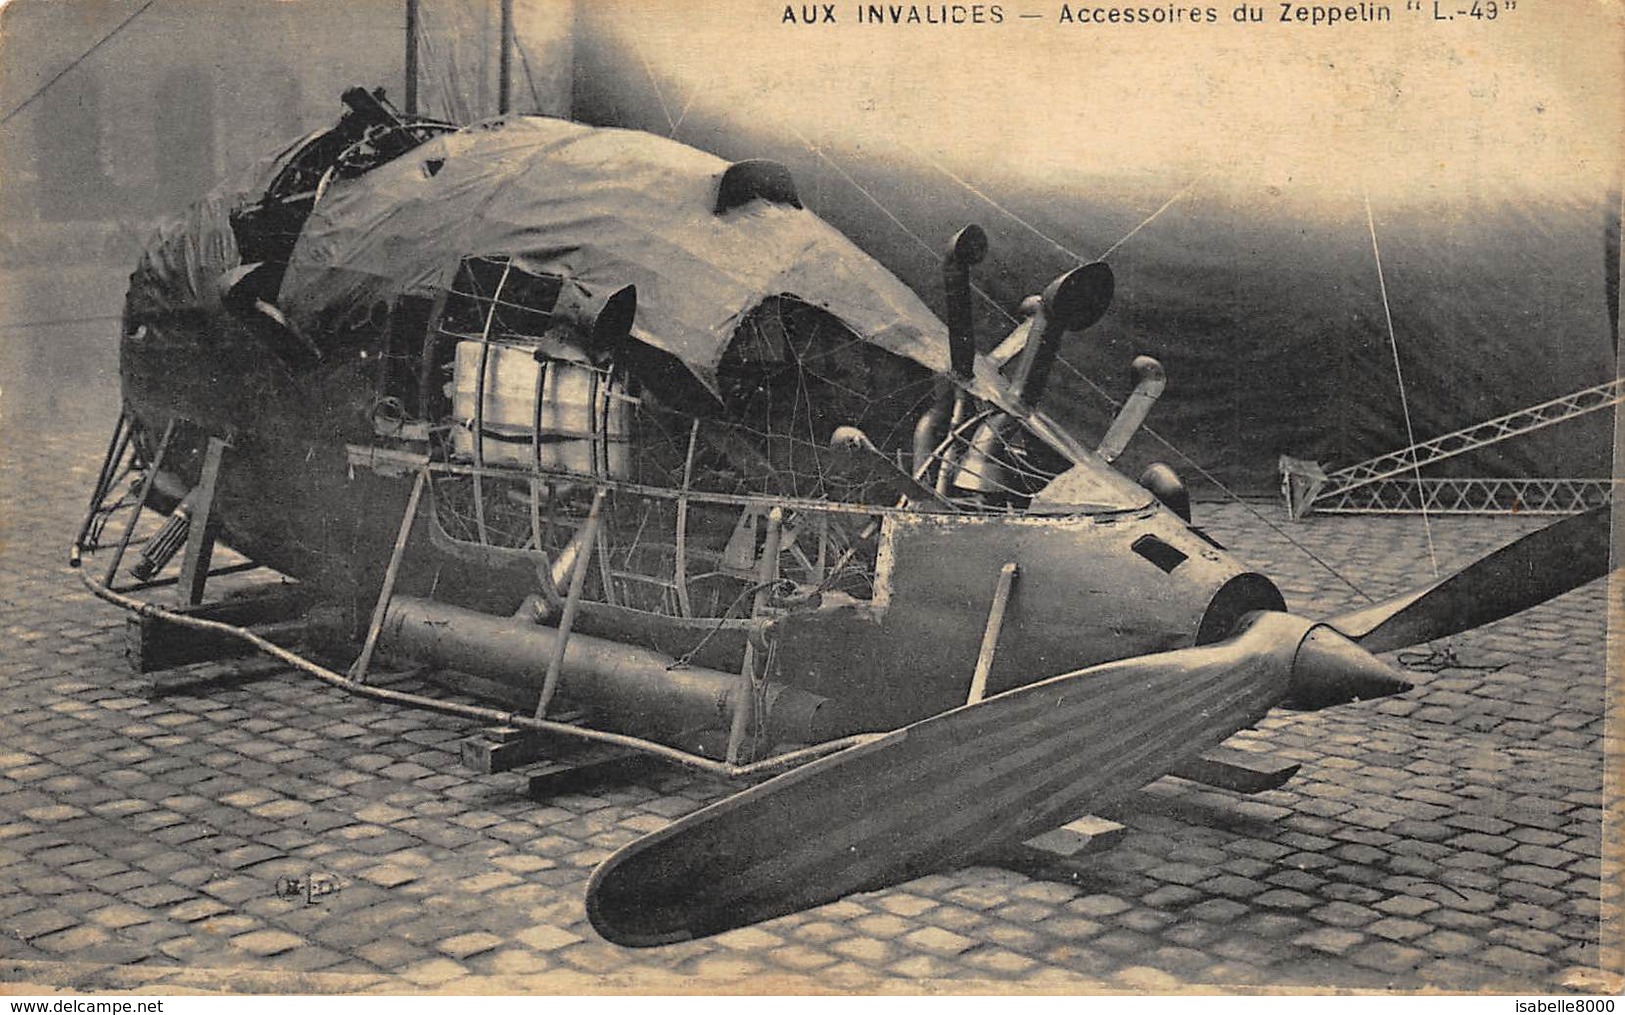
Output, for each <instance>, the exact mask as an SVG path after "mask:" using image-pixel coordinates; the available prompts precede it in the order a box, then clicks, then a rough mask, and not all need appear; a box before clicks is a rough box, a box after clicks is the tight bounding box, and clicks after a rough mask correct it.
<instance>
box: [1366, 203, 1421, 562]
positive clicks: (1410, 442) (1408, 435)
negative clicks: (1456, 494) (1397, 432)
mask: <svg viewBox="0 0 1625 1015" xmlns="http://www.w3.org/2000/svg"><path fill="white" fill-rule="evenodd" d="M1365 224H1366V228H1367V229H1368V230H1369V231H1370V233H1371V256H1372V257H1374V258H1376V261H1377V289H1378V291H1379V292H1381V293H1382V316H1383V319H1384V320H1386V321H1387V322H1388V348H1389V349H1391V350H1393V353H1394V379H1395V380H1396V381H1398V382H1399V405H1400V408H1401V409H1403V410H1404V412H1405V442H1406V446H1408V447H1409V448H1410V449H1411V466H1412V469H1413V471H1414V472H1415V474H1416V487H1417V489H1418V490H1421V488H1422V463H1421V461H1420V460H1419V459H1418V458H1417V456H1416V431H1415V430H1414V429H1412V427H1411V403H1410V399H1409V398H1407V397H1406V395H1405V374H1404V371H1402V370H1401V369H1400V367H1399V339H1397V338H1396V337H1394V315H1393V312H1392V311H1391V310H1389V308H1388V283H1387V281H1386V280H1385V279H1384V278H1383V274H1382V252H1381V251H1380V250H1378V249H1377V223H1376V221H1375V220H1374V219H1373V218H1372V217H1371V195H1369V194H1367V195H1365ZM1421 505H1422V527H1423V529H1425V530H1426V531H1427V537H1428V561H1429V562H1430V563H1431V564H1432V565H1433V577H1435V578H1437V577H1439V558H1438V556H1437V555H1436V554H1435V553H1434V552H1433V519H1432V518H1431V517H1429V515H1428V502H1427V498H1426V497H1425V496H1424V497H1422V498H1421Z"/></svg>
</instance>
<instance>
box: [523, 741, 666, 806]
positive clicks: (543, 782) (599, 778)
mask: <svg viewBox="0 0 1625 1015" xmlns="http://www.w3.org/2000/svg"><path fill="white" fill-rule="evenodd" d="M654 761H655V759H654V758H652V757H650V756H649V755H647V754H643V753H641V752H638V751H633V750H629V749H627V748H624V747H614V746H611V745H608V744H604V745H593V746H589V747H585V748H582V749H581V750H580V751H575V752H572V753H571V754H569V755H565V756H562V757H559V758H549V759H548V760H547V761H546V762H545V763H544V764H543V765H542V766H541V767H539V768H537V769H534V770H532V772H531V773H530V798H531V799H532V800H549V799H552V798H553V797H556V796H563V795H564V794H567V793H582V792H587V791H589V790H592V789H595V788H597V787H599V786H602V785H604V784H605V783H609V782H622V781H625V780H627V779H631V778H634V777H636V776H637V775H638V774H639V773H641V772H642V771H643V770H644V769H645V768H647V767H648V766H650V765H653V764H654Z"/></svg>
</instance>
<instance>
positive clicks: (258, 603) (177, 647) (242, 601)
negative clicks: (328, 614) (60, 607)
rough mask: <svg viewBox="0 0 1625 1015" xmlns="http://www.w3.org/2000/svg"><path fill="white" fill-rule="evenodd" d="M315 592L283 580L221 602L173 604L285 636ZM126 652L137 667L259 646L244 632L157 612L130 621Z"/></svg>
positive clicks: (146, 669)
mask: <svg viewBox="0 0 1625 1015" xmlns="http://www.w3.org/2000/svg"><path fill="white" fill-rule="evenodd" d="M310 603H311V597H310V595H309V594H308V593H306V592H305V591H304V590H302V589H300V588H299V587H298V586H296V585H281V586H277V587H275V588H271V589H266V590H264V591H261V592H256V593H253V594H250V595H244V596H237V597H233V598H231V599H224V600H221V601H219V602H215V603H202V604H200V605H197V606H183V607H176V608H172V612H175V613H180V614H183V615H185V616H188V617H198V618H201V619H204V620H213V621H217V622H219V623H222V624H230V625H232V626H233V627H243V628H251V629H256V628H258V627H259V626H264V625H272V626H271V627H269V628H267V629H268V630H270V631H272V633H275V634H277V635H278V636H279V637H290V638H291V637H292V636H293V633H292V632H290V630H289V629H288V628H287V627H286V625H287V624H288V623H289V622H291V621H294V620H296V619H297V618H299V617H300V616H302V615H303V614H304V612H305V611H306V610H307V609H308V608H309V606H310ZM124 632H125V656H126V657H127V658H128V659H129V660H130V665H131V666H132V667H133V668H134V669H135V671H136V672H137V673H152V672H155V671H157V670H170V669H174V668H176V667H179V666H189V665H191V664H193V663H200V662H206V661H208V660H212V659H232V658H236V657H238V656H245V655H248V654H250V653H252V652H253V651H254V647H253V646H252V645H250V644H248V643H247V642H245V641H243V640H242V639H241V638H236V637H233V636H231V635H229V634H223V633H216V632H213V631H199V630H196V629H194V628H189V627H181V626H180V625H179V624H172V623H169V622H167V621H164V620H162V619H160V618H157V617H149V616H131V617H130V618H129V619H128V620H127V621H126V623H125V626H124Z"/></svg>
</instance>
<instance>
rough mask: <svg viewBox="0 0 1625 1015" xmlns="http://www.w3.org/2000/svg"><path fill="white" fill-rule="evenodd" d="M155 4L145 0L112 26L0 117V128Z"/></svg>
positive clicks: (154, 1) (153, 0)
mask: <svg viewBox="0 0 1625 1015" xmlns="http://www.w3.org/2000/svg"><path fill="white" fill-rule="evenodd" d="M157 2H158V0H147V2H146V3H144V4H142V5H141V6H140V7H137V8H136V10H135V13H133V14H131V15H130V16H129V17H127V18H125V19H124V20H123V21H120V22H119V23H118V24H117V25H116V26H114V28H113V30H112V31H111V32H108V33H107V34H106V35H104V36H102V37H101V38H100V39H97V40H96V44H95V45H94V46H91V47H90V48H89V49H87V50H85V51H84V52H83V53H80V54H79V56H78V57H76V58H75V59H74V61H73V62H72V63H70V64H68V65H67V66H66V67H64V68H62V69H61V70H59V71H57V72H56V73H55V74H53V75H51V80H49V81H47V82H45V83H44V84H43V85H40V86H39V87H38V88H36V89H35V90H34V93H33V94H32V95H30V96H29V97H28V98H26V99H24V100H23V101H21V102H19V103H18V104H17V105H16V106H14V107H12V110H11V112H9V113H7V114H6V115H5V116H0V126H4V125H5V124H7V123H10V122H11V118H12V117H14V116H16V115H17V114H18V113H21V112H22V111H23V110H24V109H27V108H28V107H29V106H31V105H33V103H34V100H35V99H37V98H39V97H40V96H41V95H44V94H45V93H46V92H47V91H49V90H50V88H51V86H52V85H54V84H56V83H57V82H58V81H61V80H62V79H63V78H64V77H66V76H67V74H68V72H69V71H71V70H73V69H74V68H75V67H77V66H79V65H80V64H82V63H84V62H85V61H86V60H87V59H89V58H90V55H91V54H92V53H94V52H96V51H97V50H98V49H101V48H102V47H103V46H105V45H106V44H107V43H108V42H109V41H111V40H112V38H113V36H115V35H117V34H118V33H120V32H122V31H124V29H125V28H127V27H128V26H129V24H130V22H132V21H134V20H135V19H136V18H139V17H140V16H141V15H143V14H145V13H146V12H147V8H149V7H151V6H152V5H153V4H155V3H157Z"/></svg>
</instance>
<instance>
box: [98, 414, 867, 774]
mask: <svg viewBox="0 0 1625 1015" xmlns="http://www.w3.org/2000/svg"><path fill="white" fill-rule="evenodd" d="M129 426H130V424H129V423H128V421H127V420H126V419H125V418H124V417H123V416H121V417H120V422H119V428H118V429H117V430H116V431H115V434H114V437H113V440H112V442H111V443H110V446H109V450H108V457H107V460H106V461H104V463H103V468H102V473H101V475H100V477H99V478H98V481H97V483H96V486H95V489H94V490H93V493H92V497H91V503H90V505H89V508H88V511H87V519H91V520H98V519H99V520H100V521H101V523H102V524H97V525H93V524H91V523H90V521H87V522H84V523H81V525H80V527H79V531H78V532H77V533H76V535H75V537H74V540H73V544H72V546H71V547H70V550H69V558H68V559H69V564H70V566H71V567H73V568H74V569H75V570H77V571H78V572H79V579H80V581H81V582H83V583H84V585H85V587H86V588H87V589H89V590H90V592H91V593H92V594H93V595H95V596H96V597H97V598H99V599H102V600H104V601H106V602H108V603H111V604H113V605H114V606H118V607H120V608H122V609H125V610H128V611H130V612H131V613H134V614H136V615H138V616H142V617H150V618H153V619H156V620H160V621H162V622H164V623H168V624H174V625H177V626H179V627H185V628H189V629H191V630H196V631H207V632H211V633H214V634H221V635H227V636H230V637H233V638H236V639H239V640H241V641H244V642H246V643H247V644H249V645H250V646H252V647H253V648H254V649H255V650H256V651H258V652H260V653H262V654H264V655H267V656H270V657H271V658H273V659H276V660H278V661H280V662H282V663H285V664H286V665H288V666H289V667H291V668H293V669H295V670H297V671H299V672H300V673H303V674H306V675H307V676H311V677H314V678H316V679H317V680H320V681H322V682H323V683H326V684H329V685H331V686H333V687H336V688H338V689H339V690H341V691H344V692H345V693H346V694H353V695H356V696H358V697H363V698H371V699H373V700H376V701H386V702H391V703H394V704H398V705H405V706H408V707H411V708H422V709H426V710H430V711H434V712H440V713H443V714H446V715H454V716H458V717H460V718H464V719H473V720H476V721H478V722H481V723H484V724H487V725H493V726H510V727H515V728H518V729H523V730H527V731H532V732H538V733H549V734H554V735H558V736H565V737H571V738H574V739H577V740H585V741H590V742H595V743H602V744H609V745H611V746H615V747H623V748H627V749H630V750H635V751H640V752H642V753H644V754H648V755H652V756H654V757H657V758H660V759H662V760H664V761H668V762H672V763H674V764H677V765H681V766H683V767H685V768H688V769H692V770H695V771H699V772H704V773H705V774H707V775H712V776H719V777H722V778H725V779H754V778H760V777H765V776H769V775H772V774H774V773H777V772H780V771H783V770H785V769H788V768H792V767H794V766H796V765H800V764H804V763H806V762H809V761H813V760H815V759H817V758H821V757H824V756H825V755H829V754H833V753H835V752H837V751H841V750H845V749H846V748H848V747H856V746H858V745H860V744H865V743H869V742H870V741H872V740H875V739H877V738H879V737H881V736H884V735H885V734H884V733H860V734H855V735H851V736H845V737H840V738H838V739H835V740H829V741H825V742H823V743H820V744H813V745H811V746H808V747H803V748H800V749H797V750H793V751H789V752H786V753H784V754H778V755H774V756H772V757H769V758H763V759H761V760H759V761H755V762H751V763H749V764H736V763H732V762H727V761H718V760H716V759H714V758H707V757H704V756H702V755H698V754H693V753H690V752H688V751H683V750H680V749H678V748H675V747H671V746H668V745H666V744H662V743H659V742H656V741H653V740H646V739H644V738H641V737H634V736H628V735H625V734H620V733H611V732H608V731H605V730H595V729H590V728H587V727H583V726H576V725H572V724H570V723H564V722H555V721H552V720H548V719H543V718H540V717H537V716H533V715H527V714H525V713H524V712H513V711H506V710H503V709H498V708H489V707H485V706H480V705H469V704H464V703H461V702H454V701H444V700H441V699H438V698H432V697H429V696H427V695H421V694H414V693H411V692H407V691H399V690H394V689H391V688H387V687H376V686H370V685H368V684H366V683H364V682H363V680H364V679H365V677H364V673H363V674H360V676H361V677H362V679H355V678H352V677H350V676H347V675H345V674H342V673H338V672H335V671H333V670H331V669H328V668H327V667H325V666H323V665H321V664H320V663H318V662H315V661H314V660H311V659H309V658H306V657H305V656H303V655H300V654H299V653H298V652H295V651H293V650H291V649H288V648H285V647H283V646H281V645H278V644H276V643H275V642H273V641H271V640H269V639H267V638H265V637H262V636H261V635H259V634H257V633H255V632H254V631H251V630H249V629H247V628H244V627H239V626H237V625H235V624H228V623H224V622H221V621H217V620H211V619H207V618H204V617H198V616H192V615H190V614H187V613H182V612H180V611H178V610H174V609H170V608H168V607H165V606H163V605H161V604H159V603H156V602H152V601H150V600H146V599H138V598H136V597H135V596H133V595H130V593H131V592H140V591H145V590H149V589H153V588H158V587H164V586H169V585H173V584H175V580H174V579H172V578H168V579H165V578H159V579H156V580H152V581H144V582H140V583H138V584H136V585H134V586H129V587H125V588H119V589H115V588H113V587H112V574H111V573H110V574H109V576H108V577H107V578H106V579H101V578H98V577H95V576H93V575H92V574H91V572H90V569H89V568H86V567H85V566H84V565H85V564H86V563H87V562H88V559H89V557H90V556H91V555H92V554H94V553H95V551H96V550H97V549H98V548H99V547H100V545H101V544H100V540H99V538H98V535H99V532H100V530H101V528H102V526H103V525H104V524H105V522H106V521H107V520H108V518H109V517H110V516H111V515H112V514H113V513H116V512H118V511H119V510H121V509H122V510H128V511H130V512H131V515H132V516H131V517H130V519H129V521H128V523H127V524H126V527H125V529H124V531H123V533H122V534H121V538H120V539H119V541H118V543H119V545H118V547H117V550H118V551H119V552H117V553H116V554H115V559H114V560H113V561H112V565H113V567H112V569H111V571H112V572H116V570H117V566H118V563H119V560H120V559H121V558H122V556H123V551H124V550H125V549H127V548H128V546H129V545H130V544H131V543H132V542H134V540H133V538H132V537H133V536H134V533H135V529H136V525H137V523H138V522H139V521H140V518H139V513H140V508H141V504H140V503H139V502H134V503H126V502H120V503H116V504H114V505H112V506H108V505H107V504H106V500H107V498H108V496H109V495H110V494H111V493H112V489H113V487H114V486H115V485H116V483H115V482H114V481H113V477H116V476H119V475H121V474H122V473H121V472H120V467H121V466H122V465H125V464H126V462H125V461H124V459H125V458H126V457H127V456H130V455H132V454H134V451H135V449H134V441H131V440H129V437H130V431H129ZM173 426H174V422H173V421H172V422H171V424H170V429H171V430H172V429H173ZM167 436H168V435H167V434H166V438H167ZM163 443H167V439H166V441H164V442H161V445H160V446H162V444H163ZM155 459H156V456H155ZM128 464H130V465H131V466H132V467H139V466H138V465H137V463H133V462H132V463H128ZM159 464H160V463H159V462H158V461H157V460H155V461H154V462H152V463H151V464H148V465H146V466H145V468H146V469H147V470H148V471H149V475H148V476H146V477H143V480H142V483H141V492H140V495H141V497H142V499H144V495H145V494H146V492H147V489H148V488H149V486H150V483H151V475H154V474H156V472H157V466H158V465H159ZM124 471H131V470H129V469H126V470H124ZM431 471H434V470H433V469H432V468H431V467H429V466H427V463H425V464H423V465H420V466H419V476H420V477H424V478H426V477H427V475H428V473H429V472H431ZM478 471H482V472H484V471H491V470H483V469H482V470H478ZM599 489H600V490H604V489H607V485H603V486H600V487H599ZM413 506H414V507H415V506H416V505H415V504H414V505H413ZM247 566H248V567H256V566H257V565H253V564H251V563H250V564H248V565H247ZM244 569H245V567H244V566H243V565H233V566H229V567H223V568H219V569H216V570H213V571H210V572H209V574H210V575H220V574H226V573H230V572H233V571H239V570H244Z"/></svg>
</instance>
